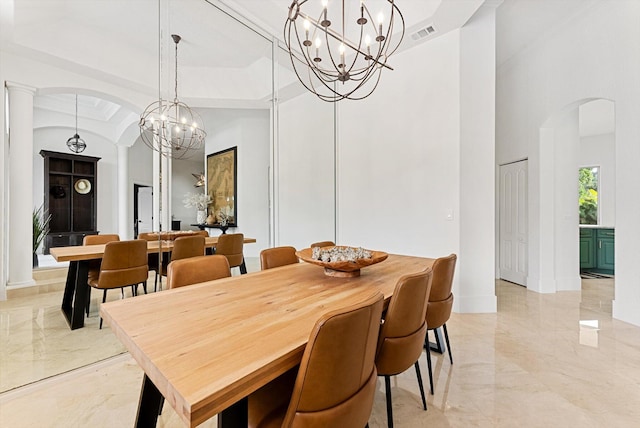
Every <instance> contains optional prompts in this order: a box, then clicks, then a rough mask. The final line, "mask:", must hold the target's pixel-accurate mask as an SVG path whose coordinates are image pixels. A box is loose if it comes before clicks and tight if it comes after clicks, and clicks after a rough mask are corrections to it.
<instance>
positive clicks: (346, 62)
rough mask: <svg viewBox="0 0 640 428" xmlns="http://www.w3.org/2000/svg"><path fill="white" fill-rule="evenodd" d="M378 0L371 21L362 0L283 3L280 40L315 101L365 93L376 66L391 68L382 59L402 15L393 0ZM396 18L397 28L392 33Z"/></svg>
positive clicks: (398, 38)
mask: <svg viewBox="0 0 640 428" xmlns="http://www.w3.org/2000/svg"><path fill="white" fill-rule="evenodd" d="M367 1H368V2H369V4H371V3H374V0H367ZM346 3H349V4H350V5H351V8H349V6H346ZM358 3H359V5H358ZM378 3H379V4H380V5H381V7H384V9H386V10H380V11H379V13H378V14H377V17H376V21H375V22H374V19H373V17H372V15H371V13H370V12H369V8H367V5H366V4H365V0H360V2H356V1H354V0H346V1H345V0H342V7H334V8H329V1H328V0H322V1H321V2H320V1H318V0H316V1H315V2H312V1H311V0H293V2H292V3H291V6H289V16H288V18H287V21H286V22H285V24H284V39H285V43H286V45H287V50H288V51H289V55H290V57H291V63H292V65H293V69H294V71H295V73H296V75H297V76H298V79H299V80H300V82H301V83H302V84H303V85H304V86H305V88H307V89H308V90H309V91H311V92H313V93H314V94H316V95H317V96H318V97H319V98H320V99H321V100H323V101H330V102H335V101H340V100H343V99H345V98H346V99H349V100H361V99H363V98H366V97H368V96H369V95H371V93H373V91H374V90H375V89H376V87H377V86H378V82H379V81H380V75H381V72H382V69H383V68H387V69H389V70H393V68H391V67H390V66H389V65H388V64H387V60H388V59H389V57H390V56H391V55H393V53H394V52H395V51H396V50H397V49H398V47H399V46H400V43H401V42H402V39H403V38H404V18H403V17H402V13H400V10H399V9H398V7H397V6H396V5H395V2H394V0H378ZM357 5H358V6H357ZM303 6H304V8H305V11H303V10H302V9H303ZM314 7H315V9H314ZM385 13H386V14H387V17H386V18H385ZM313 16H317V18H313ZM396 22H397V23H398V24H399V25H400V26H401V29H400V30H401V31H399V32H397V33H396V35H395V36H394V26H395V25H396ZM396 29H397V28H396ZM392 39H394V40H392Z"/></svg>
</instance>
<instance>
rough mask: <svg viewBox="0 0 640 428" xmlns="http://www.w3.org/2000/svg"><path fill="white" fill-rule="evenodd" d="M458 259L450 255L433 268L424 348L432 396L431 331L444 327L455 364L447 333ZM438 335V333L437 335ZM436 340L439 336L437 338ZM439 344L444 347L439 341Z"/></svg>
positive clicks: (451, 360) (437, 261)
mask: <svg viewBox="0 0 640 428" xmlns="http://www.w3.org/2000/svg"><path fill="white" fill-rule="evenodd" d="M457 259H458V257H457V256H456V255H455V254H450V255H448V256H447V257H440V258H438V259H436V261H435V262H434V263H433V266H431V269H432V270H433V284H432V286H431V293H430V294H429V304H428V305H427V328H428V330H427V334H426V335H425V341H424V346H425V348H426V354H427V367H428V369H429V386H430V388H431V395H433V374H432V368H431V352H430V345H429V330H437V329H438V328H440V327H442V329H443V330H444V337H445V341H446V344H447V352H449V361H450V362H451V364H453V357H452V356H451V346H450V345H449V332H447V321H448V320H449V317H451V309H452V308H453V293H452V292H451V288H452V286H453V274H454V272H455V269H456V261H457ZM435 334H436V335H437V334H438V333H437V332H436V333H435ZM436 339H438V338H437V336H436ZM437 341H438V344H439V345H440V346H442V344H441V343H440V341H439V340H437Z"/></svg>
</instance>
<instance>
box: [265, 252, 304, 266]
mask: <svg viewBox="0 0 640 428" xmlns="http://www.w3.org/2000/svg"><path fill="white" fill-rule="evenodd" d="M299 262H300V260H298V256H296V249H295V248H294V247H275V248H267V249H266V250H262V251H261V252H260V268H261V269H262V270H267V269H272V268H275V267H279V266H285V265H291V264H294V263H299Z"/></svg>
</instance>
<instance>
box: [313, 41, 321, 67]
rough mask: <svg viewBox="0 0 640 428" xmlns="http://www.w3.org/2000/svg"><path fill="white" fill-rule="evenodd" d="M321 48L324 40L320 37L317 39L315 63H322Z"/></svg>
mask: <svg viewBox="0 0 640 428" xmlns="http://www.w3.org/2000/svg"><path fill="white" fill-rule="evenodd" d="M320 46H322V40H320V37H316V57H315V58H314V59H313V60H314V61H315V62H320V61H321V59H320Z"/></svg>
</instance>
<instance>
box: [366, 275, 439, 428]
mask: <svg viewBox="0 0 640 428" xmlns="http://www.w3.org/2000/svg"><path fill="white" fill-rule="evenodd" d="M431 278H432V271H431V269H430V268H427V269H426V270H425V271H423V272H420V273H416V274H411V275H405V276H403V277H402V278H400V280H398V283H397V284H396V288H395V291H394V292H393V296H392V297H391V301H390V302H389V307H388V308H387V312H386V315H385V318H384V323H383V324H382V327H381V329H380V337H379V338H378V351H377V355H376V368H377V370H378V376H384V384H385V391H386V397H387V425H388V426H389V428H392V427H393V411H392V400H391V376H395V375H398V374H400V373H402V372H404V371H405V370H407V369H408V368H409V367H411V366H412V365H413V366H414V367H415V370H416V375H417V376H418V386H419V387H420V396H421V397H422V407H423V408H424V410H427V400H426V399H425V397H424V387H423V385H422V375H421V374H420V366H419V365H418V360H419V359H420V355H422V346H423V344H424V338H425V335H426V333H427V322H426V313H427V304H428V300H429V291H430V290H431Z"/></svg>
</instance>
